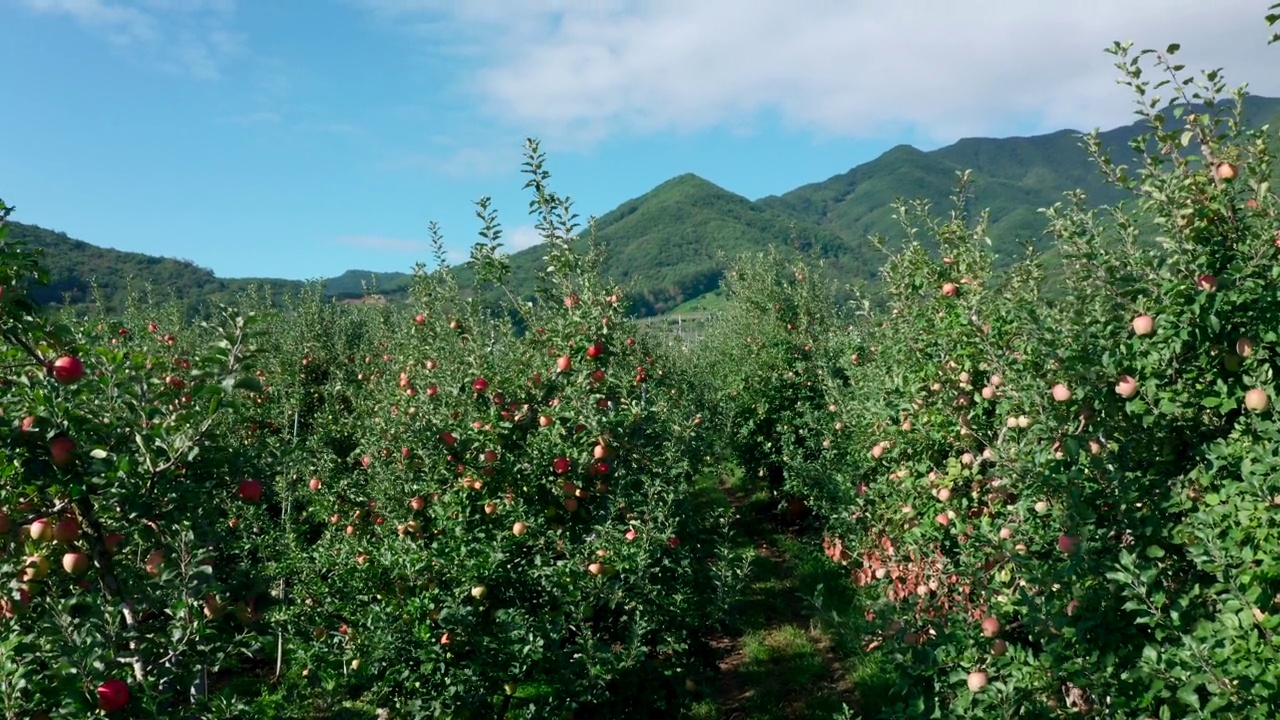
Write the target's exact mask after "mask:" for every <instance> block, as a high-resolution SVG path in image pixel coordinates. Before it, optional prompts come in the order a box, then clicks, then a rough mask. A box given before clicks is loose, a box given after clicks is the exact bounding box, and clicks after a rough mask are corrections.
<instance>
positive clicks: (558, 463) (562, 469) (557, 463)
mask: <svg viewBox="0 0 1280 720" xmlns="http://www.w3.org/2000/svg"><path fill="white" fill-rule="evenodd" d="M551 469H552V470H553V471H554V472H555V474H557V475H564V474H565V473H567V472H569V458H567V457H564V456H561V457H558V458H556V459H555V460H553V461H551Z"/></svg>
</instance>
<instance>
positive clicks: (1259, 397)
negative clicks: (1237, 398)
mask: <svg viewBox="0 0 1280 720" xmlns="http://www.w3.org/2000/svg"><path fill="white" fill-rule="evenodd" d="M1270 404H1271V400H1270V398H1268V397H1267V391H1266V390H1263V389H1262V388H1254V389H1252V390H1250V391H1249V392H1247V393H1245V394H1244V406H1245V407H1247V408H1249V409H1250V410H1252V411H1253V412H1262V411H1263V410H1266V409H1267V406H1268V405H1270Z"/></svg>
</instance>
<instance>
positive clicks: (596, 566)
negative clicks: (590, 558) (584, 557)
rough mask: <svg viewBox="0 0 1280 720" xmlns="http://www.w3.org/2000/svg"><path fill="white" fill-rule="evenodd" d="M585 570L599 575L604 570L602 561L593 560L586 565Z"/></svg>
mask: <svg viewBox="0 0 1280 720" xmlns="http://www.w3.org/2000/svg"><path fill="white" fill-rule="evenodd" d="M587 572H589V573H591V574H592V575H599V574H601V573H603V572H604V563H598V562H593V563H591V564H590V565H588V566H587Z"/></svg>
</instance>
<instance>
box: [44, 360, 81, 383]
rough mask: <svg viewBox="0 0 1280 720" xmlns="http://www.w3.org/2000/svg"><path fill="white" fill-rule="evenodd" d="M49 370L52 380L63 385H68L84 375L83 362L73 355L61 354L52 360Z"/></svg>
mask: <svg viewBox="0 0 1280 720" xmlns="http://www.w3.org/2000/svg"><path fill="white" fill-rule="evenodd" d="M49 371H50V372H51V373H52V374H53V379H54V380H57V381H58V382H59V383H61V384H63V385H70V384H72V383H75V382H78V381H79V380H80V378H82V377H84V364H83V363H81V362H80V358H78V357H76V356H74V355H63V356H62V357H60V358H58V359H56V360H54V361H53V364H52V365H50V366H49Z"/></svg>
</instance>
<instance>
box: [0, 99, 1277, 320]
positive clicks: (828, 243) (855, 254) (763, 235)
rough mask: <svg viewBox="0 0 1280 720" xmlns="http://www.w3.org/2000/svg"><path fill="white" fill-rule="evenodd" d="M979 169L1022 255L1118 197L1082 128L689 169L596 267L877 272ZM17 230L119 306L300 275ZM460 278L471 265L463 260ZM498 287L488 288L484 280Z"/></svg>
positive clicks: (997, 229)
mask: <svg viewBox="0 0 1280 720" xmlns="http://www.w3.org/2000/svg"><path fill="white" fill-rule="evenodd" d="M1245 120H1246V123H1247V124H1249V125H1251V126H1255V127H1257V126H1261V125H1263V124H1271V125H1272V126H1280V99H1277V98H1263V97H1258V96H1250V98H1249V104H1248V106H1247V108H1246V117H1245ZM1142 130H1143V128H1142V126H1140V125H1139V124H1134V125H1129V126H1125V127H1121V128H1116V129H1113V130H1109V131H1107V132H1104V133H1101V135H1100V138H1101V140H1102V142H1103V145H1104V146H1105V147H1106V148H1108V149H1109V150H1110V151H1111V152H1112V154H1113V156H1114V157H1115V158H1116V159H1117V160H1118V161H1120V162H1126V161H1129V160H1130V159H1131V158H1132V157H1133V151H1132V150H1131V149H1129V143H1130V141H1131V140H1133V139H1134V138H1136V137H1137V136H1138V135H1139V134H1140V133H1141V132H1142ZM963 170H971V171H972V174H973V179H974V182H975V185H974V188H973V189H974V200H973V204H972V205H973V208H974V209H981V208H988V209H989V210H990V212H991V220H992V227H991V236H992V238H993V241H994V242H996V244H997V247H996V250H997V251H998V252H999V251H1002V250H1003V251H1007V252H1006V254H1007V255H1008V256H1009V257H1012V256H1014V255H1015V254H1016V252H1015V247H1016V242H1017V241H1018V240H1032V241H1038V240H1039V239H1040V238H1041V236H1042V233H1043V228H1044V221H1043V219H1042V218H1041V216H1040V215H1039V213H1038V212H1037V210H1038V209H1039V208H1042V207H1048V206H1050V205H1052V204H1054V203H1056V202H1059V201H1060V200H1062V194H1063V193H1064V192H1067V191H1069V190H1073V189H1081V190H1084V191H1085V192H1087V193H1088V195H1089V197H1090V198H1091V200H1092V202H1094V203H1095V204H1102V203H1114V202H1116V201H1118V200H1120V199H1122V198H1121V196H1120V194H1119V193H1118V191H1117V190H1115V189H1114V188H1112V187H1111V186H1108V185H1106V184H1105V183H1103V182H1102V177H1101V175H1100V173H1099V172H1098V171H1097V169H1096V168H1095V167H1094V165H1093V163H1092V161H1091V160H1090V159H1089V158H1088V156H1087V155H1086V152H1085V150H1084V148H1083V147H1082V144H1081V139H1080V133H1078V132H1074V131H1071V130H1061V131H1058V132H1054V133H1049V134H1046V135H1037V136H1033V137H1013V138H968V139H964V140H961V141H959V142H957V143H954V144H952V145H949V146H947V147H944V148H940V149H938V150H933V151H929V152H924V151H921V150H918V149H915V148H912V147H909V146H905V145H902V146H898V147H895V148H892V149H890V150H889V151H887V152H885V153H884V154H883V155H881V156H880V157H878V158H876V159H875V160H872V161H870V162H867V163H865V164H862V165H859V166H857V167H855V168H853V169H851V170H849V171H848V172H846V173H843V174H841V175H837V176H835V177H832V178H829V179H827V180H824V181H822V182H817V183H812V184H809V185H804V186H801V187H799V188H796V189H794V190H792V191H790V192H787V193H784V194H782V195H777V196H770V197H766V198H761V199H759V200H756V201H752V200H749V199H747V198H745V197H742V196H741V195H737V194H735V193H732V192H729V191H728V190H725V189H724V188H721V187H719V186H717V185H715V184H714V183H711V182H709V181H707V180H704V179H702V178H700V177H698V176H696V175H691V174H686V175H680V176H678V177H675V178H672V179H671V180H668V181H666V182H664V183H662V184H661V185H659V186H657V187H655V188H654V189H652V190H650V191H649V192H647V193H645V194H644V195H641V196H639V197H636V198H633V199H631V200H628V201H626V202H624V203H622V204H621V205H619V206H618V207H617V208H615V209H613V210H611V211H609V212H608V213H606V214H604V215H603V216H601V217H599V218H598V219H597V221H596V238H597V241H598V242H599V243H600V244H601V245H602V246H603V247H604V249H605V251H606V259H605V264H604V268H603V269H604V272H605V273H606V274H607V275H609V276H610V277H612V278H614V279H615V280H617V281H619V282H620V283H622V284H623V285H624V287H626V288H627V289H628V291H629V295H630V297H631V298H632V299H633V301H634V303H635V306H636V311H637V313H638V314H639V315H641V316H652V315H659V314H662V313H665V312H669V311H671V310H672V309H674V308H677V307H680V308H681V311H684V310H687V309H691V308H701V307H705V306H708V305H711V306H713V305H714V302H715V300H714V296H711V297H706V298H705V299H703V300H699V298H704V296H707V294H708V293H712V292H714V291H715V290H716V289H717V288H718V287H719V279H720V274H721V273H722V272H723V270H724V258H725V257H728V258H732V257H733V256H736V255H738V254H741V253H744V252H751V251H758V250H763V249H765V248H766V247H768V246H770V245H775V246H780V247H783V248H788V249H789V250H790V251H792V252H803V253H806V254H809V255H811V256H817V257H820V258H822V259H823V260H824V261H825V262H826V264H827V266H828V268H829V269H830V272H831V273H832V275H833V276H834V277H836V278H838V279H841V280H844V281H853V280H865V281H874V279H875V276H876V273H877V272H878V270H879V267H880V262H881V258H880V254H879V251H877V250H876V249H875V248H874V247H873V246H872V244H871V243H870V242H868V241H867V237H868V236H870V235H876V234H879V235H884V236H886V237H891V238H892V237H898V236H899V235H900V230H899V226H898V224H897V221H896V220H894V218H893V212H894V211H893V208H892V203H893V201H894V200H895V199H897V198H907V199H911V198H924V199H926V200H928V201H930V202H931V203H932V204H933V205H934V206H935V208H938V209H939V210H945V209H946V208H947V207H948V206H949V204H950V199H949V198H950V196H951V195H952V193H953V190H954V183H955V179H956V173H957V172H960V171H963ZM11 228H12V230H11V234H12V236H13V237H14V238H15V239H18V240H23V241H26V242H28V243H29V244H31V245H33V246H35V247H41V248H44V249H45V250H46V251H47V252H46V255H45V257H46V260H47V262H48V266H49V268H50V270H51V282H50V284H49V286H48V287H46V288H43V289H42V290H41V291H40V293H39V295H38V297H39V299H40V300H42V301H45V302H50V303H56V302H61V301H62V300H63V299H64V298H67V299H70V300H71V301H72V302H74V303H84V302H86V301H87V300H88V299H89V291H90V286H91V281H94V280H96V282H97V284H98V285H99V287H100V288H101V289H102V290H103V292H104V293H105V295H106V296H107V297H108V298H109V301H110V303H111V304H112V305H117V304H118V303H119V302H120V300H121V298H122V297H123V292H124V289H125V288H126V286H127V284H128V282H129V279H130V278H132V279H133V280H134V282H135V286H136V284H137V283H151V284H152V285H154V286H155V287H157V288H163V289H164V290H165V291H166V292H169V293H172V294H173V295H174V296H176V297H178V298H179V299H181V300H183V301H185V302H187V303H188V305H189V307H191V308H193V309H194V308H195V307H196V306H197V305H198V304H199V303H200V302H202V301H204V300H206V299H216V300H227V299H230V298H231V297H232V296H234V295H235V294H236V293H237V292H240V291H243V290H245V289H247V288H248V287H250V286H251V285H254V284H257V285H259V286H263V287H267V288H270V289H271V290H272V292H274V293H283V292H291V291H296V290H297V289H298V288H299V287H301V283H299V282H297V281H289V280H275V279H270V278H259V279H252V278H240V279H224V278H218V277H216V276H215V275H214V274H213V273H212V272H210V271H209V270H207V269H205V268H201V267H199V266H196V265H194V264H192V263H190V262H186V261H181V260H173V259H168V258H157V257H151V256H147V255H142V254H139V253H128V252H121V251H117V250H110V249H106V248H99V247H95V246H93V245H90V244H88V243H84V242H81V241H78V240H74V239H72V238H69V237H67V236H66V235H65V234H63V233H57V232H53V231H50V230H46V229H43V228H40V227H37V226H34V225H24V224H21V223H11ZM543 253H544V249H543V248H542V247H540V246H534V247H532V248H528V249H526V250H523V251H521V252H517V253H515V254H513V255H512V256H511V258H510V259H511V269H512V273H511V277H510V282H509V284H510V285H511V286H512V289H513V290H515V291H516V292H517V293H518V294H521V295H528V294H530V293H531V292H532V289H533V286H534V280H535V278H536V275H537V272H538V271H539V270H540V269H542V267H543ZM459 274H460V276H461V277H460V280H462V281H464V282H467V281H468V276H469V274H470V273H469V272H468V271H467V269H466V268H465V267H464V268H459ZM411 279H412V276H411V275H410V274H408V273H371V272H367V271H361V270H352V271H348V272H346V273H344V274H343V275H341V276H338V277H336V278H330V279H327V280H323V281H322V282H323V285H324V289H325V291H326V292H327V293H328V294H329V295H331V296H332V297H334V298H336V299H356V298H360V297H363V296H364V294H365V289H364V284H365V283H367V282H368V281H370V280H373V281H374V282H375V283H376V286H377V292H378V293H379V294H381V295H382V296H384V297H386V298H387V299H388V300H392V301H394V300H397V299H402V298H404V297H405V294H406V291H407V289H408V286H409V283H410V281H411ZM490 292H492V289H490Z"/></svg>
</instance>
